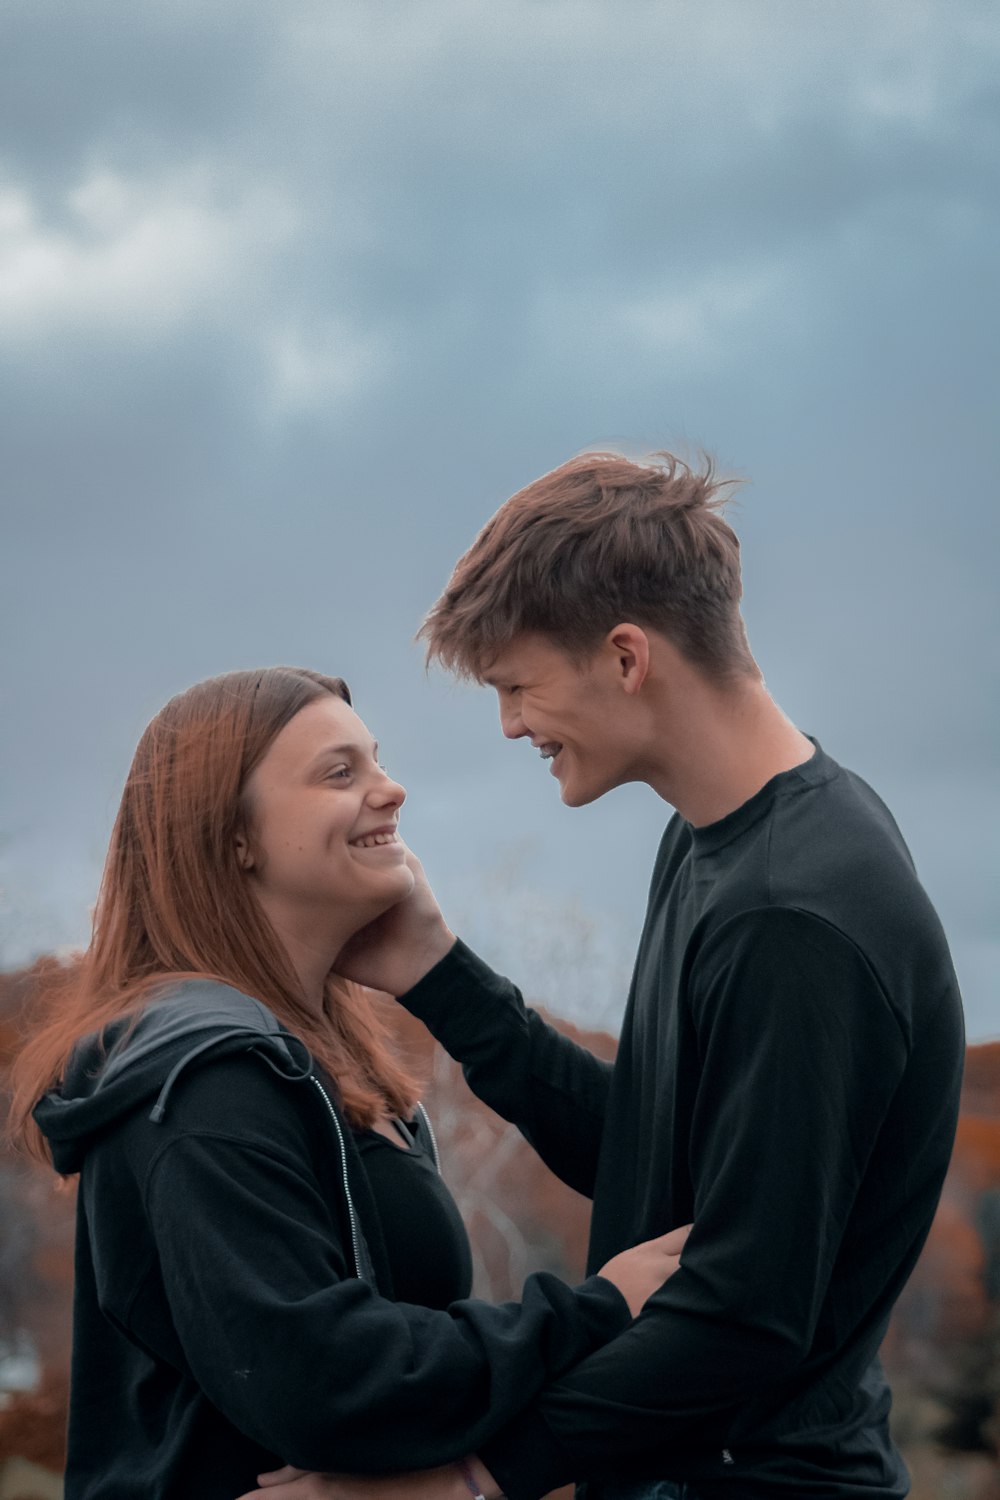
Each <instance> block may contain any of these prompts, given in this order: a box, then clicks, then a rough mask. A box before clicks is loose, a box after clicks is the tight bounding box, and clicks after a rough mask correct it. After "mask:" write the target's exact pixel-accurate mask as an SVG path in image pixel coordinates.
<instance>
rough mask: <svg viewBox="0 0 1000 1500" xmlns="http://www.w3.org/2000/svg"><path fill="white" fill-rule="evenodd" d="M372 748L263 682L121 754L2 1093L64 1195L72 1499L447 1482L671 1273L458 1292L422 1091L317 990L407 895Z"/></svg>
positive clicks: (192, 701)
mask: <svg viewBox="0 0 1000 1500" xmlns="http://www.w3.org/2000/svg"><path fill="white" fill-rule="evenodd" d="M377 756H378V751H377V746H376V745H375V743H374V742H373V741H372V739H371V736H370V735H369V733H368V731H367V730H366V728H365V726H364V725H363V724H362V722H361V720H360V719H359V718H358V717H357V715H356V714H355V713H354V711H353V709H352V707H351V699H350V694H349V692H348V690H347V688H346V686H345V685H344V683H343V682H341V681H340V680H339V679H338V678H332V677H324V676H321V675H319V674H318V673H314V672H308V671H304V670H300V669H295V668H283V667H277V668H271V669H268V670H264V671H256V672H234V673H230V674H228V675H226V676H224V677H218V678H214V679H212V680H210V681H208V682H203V683H200V684H198V685H197V686H196V687H193V688H191V689H190V690H189V691H188V692H186V693H182V694H181V695H180V696H179V697H177V698H175V699H173V700H172V701H171V702H170V703H169V704H167V706H166V707H165V708H164V709H163V710H162V712H161V713H160V714H158V715H157V717H156V718H155V719H154V720H153V721H152V723H151V724H150V725H149V727H148V728H147V730H146V732H145V734H144V735H143V737H142V740H141V742H140V744H139V747H138V750H137V751H136V755H135V759H134V762H133V765H132V768H131V771H130V773H129V776H128V780H127V783H126V786H125V791H124V795H123V798H122V803H121V808H120V810H119V813H118V818H117V821H116V823H115V828H114V832H113V835H112V840H111V848H110V851H109V854H108V860H107V865H106V868H105V873H104V880H103V883H102V887H101V892H100V898H99V901H98V905H97V910H96V915H95V922H94V934H93V940H92V942H91V945H90V948H89V949H88V951H87V953H86V955H85V956H84V958H83V960H82V962H81V963H80V964H79V965H78V966H76V967H75V968H74V969H73V970H72V971H71V972H69V973H68V974H67V975H66V977H65V982H64V983H63V985H62V989H61V991H60V992H59V993H56V994H54V995H53V997H52V1001H51V1005H50V1008H49V1010H48V1012H47V1014H46V1016H45V1019H44V1020H43V1021H42V1023H41V1024H40V1026H39V1028H38V1030H37V1032H36V1034H35V1035H34V1037H33V1039H32V1040H31V1041H30V1043H29V1044H28V1045H27V1046H26V1047H25V1049H24V1051H23V1052H22V1054H21V1056H20V1058H19V1061H18V1064H17V1067H16V1074H15V1080H14V1082H15V1094H14V1108H13V1119H14V1124H15V1127H16V1128H20V1129H21V1130H22V1131H23V1132H24V1134H25V1135H26V1137H27V1138H28V1140H29V1143H30V1144H31V1145H32V1146H33V1148H34V1149H35V1150H36V1151H38V1152H44V1151H45V1150H46V1149H47V1150H48V1151H49V1152H50V1153H51V1158H52V1161H53V1163H54V1165H55V1167H56V1169H57V1170H58V1171H59V1172H61V1173H63V1174H74V1173H79V1176H80V1187H79V1199H78V1202H79V1209H78V1229H77V1251H76V1286H75V1304H74V1347H73V1375H72V1395H71V1411H70V1430H69V1458H68V1469H67V1476H66V1496H67V1500H97V1497H100V1500H126V1497H127V1500H134V1497H136V1496H140V1495H142V1496H148V1497H151V1500H153V1497H155V1500H234V1497H236V1496H238V1495H240V1494H241V1493H243V1492H245V1491H247V1490H249V1489H251V1488H253V1486H254V1483H255V1478H256V1476H257V1475H258V1474H259V1473H260V1472H261V1471H267V1470H274V1469H275V1468H277V1467H278V1466H279V1465H280V1464H283V1463H289V1464H295V1465H298V1466H300V1467H301V1468H304V1469H310V1470H318V1471H324V1470H341V1471H350V1472H358V1473H377V1472H381V1471H391V1470H401V1469H413V1468H430V1467H433V1466H437V1465H448V1464H451V1463H453V1462H455V1461H458V1462H459V1463H460V1464H463V1465H466V1467H465V1469H464V1473H463V1472H462V1471H461V1470H459V1471H456V1473H457V1475H458V1479H457V1482H458V1483H459V1486H460V1488H461V1484H462V1483H464V1482H465V1480H466V1479H468V1478H470V1477H474V1476H475V1474H476V1472H477V1471H476V1470H474V1469H473V1470H470V1469H469V1468H468V1467H467V1463H466V1460H467V1456H468V1455H470V1454H473V1453H474V1452H475V1449H476V1446H477V1443H479V1442H480V1441H481V1440H482V1439H483V1437H484V1436H486V1435H487V1434H488V1433H490V1432H492V1431H495V1430H496V1429H498V1428H499V1427H500V1426H501V1425H503V1424H504V1423H505V1422H506V1421H507V1420H509V1418H510V1417H512V1416H513V1415H514V1414H515V1413H516V1412H517V1411H518V1410H520V1409H521V1408H522V1407H523V1406H524V1405H526V1404H527V1403H528V1402H529V1401H530V1400H531V1398H532V1397H533V1396H534V1395H535V1394H536V1393H537V1391H538V1390H539V1389H540V1388H541V1386H542V1385H544V1384H545V1383H546V1382H547V1381H550V1380H552V1379H554V1378H556V1377H557V1376H558V1375H559V1374H560V1373H561V1372H563V1371H564V1370H566V1369H567V1368H569V1367H570V1366H572V1365H573V1364H574V1363H576V1362H577V1361H579V1360H581V1359H583V1358H584V1357H585V1356H586V1355H587V1354H588V1353H590V1352H591V1351H592V1350H593V1349H594V1348H596V1347H598V1346H599V1345H601V1344H603V1343H604V1342H606V1341H607V1340H609V1339H611V1338H613V1337H614V1336H615V1335H616V1334H617V1333H618V1332H620V1331H621V1330H622V1329H623V1328H624V1327H625V1326H626V1325H627V1324H628V1322H629V1320H630V1317H631V1316H634V1314H635V1313H636V1312H637V1311H638V1308H639V1307H640V1306H641V1305H642V1302H643V1301H644V1300H645V1298H646V1296H647V1295H649V1293H651V1292H652V1291H653V1289H654V1288H655V1287H656V1286H658V1285H659V1284H660V1283H661V1282H662V1281H663V1280H664V1279H665V1277H666V1276H667V1275H668V1274H669V1273H670V1271H671V1270H672V1269H673V1268H674V1267H675V1266H676V1264H677V1258H676V1254H675V1253H674V1252H676V1250H677V1249H678V1243H677V1241H675V1240H674V1239H672V1238H671V1237H669V1236H668V1237H665V1240H663V1241H653V1242H650V1244H649V1245H648V1246H640V1247H637V1249H635V1250H633V1251H630V1252H628V1253H627V1254H626V1255H624V1256H619V1257H616V1259H615V1260H614V1261H612V1262H610V1263H609V1264H608V1265H607V1266H605V1267H604V1269H603V1271H602V1273H601V1275H599V1276H594V1277H591V1278H590V1279H589V1280H588V1281H585V1282H584V1283H583V1284H582V1285H581V1286H579V1287H576V1288H575V1289H571V1288H569V1287H566V1286H565V1285H564V1284H563V1283H562V1282H560V1281H559V1280H558V1279H557V1278H555V1277H553V1276H549V1275H537V1276H533V1277H531V1278H530V1279H529V1281H528V1282H527V1283H526V1285H525V1288H524V1294H523V1298H522V1301H521V1302H520V1303H511V1304H506V1305H504V1306H501V1307H494V1306H490V1305H488V1304H485V1303H482V1302H477V1301H471V1300H468V1293H469V1289H470V1256H469V1247H468V1242H467V1240H466V1237H465V1233H464V1230H463V1227H462V1224H461V1221H460V1219H459V1217H458V1213H457V1210H456V1208H455V1205H454V1202H453V1200H452V1199H451V1198H450V1196H449V1194H448V1192H447V1189H446V1188H445V1187H444V1185H443V1183H442V1182H441V1180H440V1178H439V1177H438V1175H437V1171H436V1161H435V1151H434V1144H433V1138H432V1135H431V1131H430V1128H429V1125H428V1122H427V1119H426V1116H425V1115H424V1113H423V1111H422V1109H421V1108H420V1106H419V1104H418V1103H417V1093H418V1090H417V1085H416V1083H415V1081H414V1079H413V1078H412V1077H411V1076H410V1074H409V1073H408V1072H407V1070H406V1069H405V1068H404V1067H403V1066H402V1065H401V1063H400V1062H399V1061H398V1060H397V1059H396V1058H395V1057H394V1055H393V1053H392V1051H391V1048H390V1046H389V1043H388V1039H387V1035H386V1033H385V1031H384V1030H383V1027H382V1025H381V1023H380V1022H379V1020H378V1018H377V1014H376V1010H375V1008H374V1006H375V1003H376V1001H375V997H373V995H372V993H371V992H370V991H366V990H364V989H362V988H360V987H359V986H357V985H353V984H350V983H348V982H346V981H344V980H342V979H340V978H338V977H337V974H336V961H337V956H338V954H339V953H340V952H341V950H342V949H343V948H344V946H345V944H347V943H348V941H349V939H351V938H352V936H354V935H355V934H356V933H358V932H359V931H361V930H362V929H363V928H364V927H366V926H367V925H368V924H369V923H371V922H372V921H374V920H375V919H377V918H378V917H379V916H380V915H381V914H383V913H385V912H386V911H388V910H389V909H390V908H391V907H393V906H394V905H395V904H396V903H398V902H399V901H400V900H402V899H403V898H404V897H405V896H406V895H407V893H408V892H409V891H410V888H411V886H412V882H413V878H414V877H413V873H412V871H411V869H410V865H409V863H408V856H407V851H406V849H405V846H404V845H403V844H402V843H401V842H400V840H399V836H398V832H397V821H398V816H399V809H400V807H401V805H402V803H403V799H404V796H405V793H404V791H403V788H402V787H401V786H400V785H399V784H398V783H397V782H395V781H393V780H392V779H391V777H390V776H389V775H388V774H387V772H386V771H385V770H384V769H383V767H382V766H381V765H380V764H379V763H378V758H377ZM591 1062H592V1063H593V1067H594V1070H595V1073H594V1088H595V1090H600V1089H602V1088H603V1087H604V1082H605V1075H604V1073H603V1072H602V1065H601V1064H599V1063H597V1062H595V1061H594V1060H593V1059H591ZM36 1101H37V1102H36ZM46 1143H47V1144H46ZM482 1482H483V1481H480V1483H482Z"/></svg>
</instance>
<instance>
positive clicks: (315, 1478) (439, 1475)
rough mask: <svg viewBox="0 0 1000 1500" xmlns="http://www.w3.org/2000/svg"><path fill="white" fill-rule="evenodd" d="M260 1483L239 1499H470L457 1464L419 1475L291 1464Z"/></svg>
mask: <svg viewBox="0 0 1000 1500" xmlns="http://www.w3.org/2000/svg"><path fill="white" fill-rule="evenodd" d="M257 1483H258V1484H259V1485H260V1489H259V1490H250V1491H249V1492H248V1493H247V1494H245V1495H241V1496H240V1497H239V1500H469V1491H468V1489H467V1487H466V1484H465V1480H464V1479H463V1478H462V1476H461V1474H460V1473H459V1471H458V1469H457V1468H456V1467H455V1465H454V1464H449V1465H448V1466H447V1467H446V1468H443V1469H422V1470H421V1471H420V1472H419V1473H416V1474H311V1473H309V1472H308V1471H307V1470H305V1469H294V1468H292V1466H291V1465H290V1464H289V1465H286V1467H285V1468H283V1469H275V1470H274V1471H273V1472H272V1473H270V1474H258V1476H257ZM489 1493H490V1491H489V1490H487V1494H489ZM492 1493H494V1494H495V1493H496V1490H495V1489H494V1490H493V1491H492Z"/></svg>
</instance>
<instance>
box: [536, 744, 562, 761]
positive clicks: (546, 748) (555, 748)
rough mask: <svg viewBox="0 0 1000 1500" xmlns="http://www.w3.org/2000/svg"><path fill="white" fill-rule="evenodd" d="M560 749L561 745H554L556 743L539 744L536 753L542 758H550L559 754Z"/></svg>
mask: <svg viewBox="0 0 1000 1500" xmlns="http://www.w3.org/2000/svg"><path fill="white" fill-rule="evenodd" d="M561 749H562V745H556V744H552V745H539V747H538V753H539V755H540V756H541V757H542V760H552V759H553V758H554V757H555V756H557V755H558V754H559V751H560V750H561Z"/></svg>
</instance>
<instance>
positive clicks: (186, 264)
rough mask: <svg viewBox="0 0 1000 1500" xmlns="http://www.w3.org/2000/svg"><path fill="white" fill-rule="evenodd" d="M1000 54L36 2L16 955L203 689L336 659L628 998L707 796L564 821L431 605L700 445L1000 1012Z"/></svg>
mask: <svg viewBox="0 0 1000 1500" xmlns="http://www.w3.org/2000/svg"><path fill="white" fill-rule="evenodd" d="M998 78H1000V19H998V11H997V7H996V3H995V0H838V3H837V4H836V5H830V4H828V3H825V0H824V3H822V4H821V3H818V0H728V3H727V0H659V3H645V0H503V3H502V4H496V3H492V4H486V3H473V0H379V3H377V4H376V3H372V0H360V3H343V0H324V3H322V4H319V3H310V0H273V3H263V0H242V3H240V0H211V3H210V4H205V3H204V0H197V3H195V0H169V3H165V0H145V3H143V4H142V5H136V4H135V3H134V0H127V3H126V0H86V3H82V4H81V3H80V0H63V3H55V0H4V3H3V5H2V7H0V385H2V390H3V395H2V400H0V455H2V484H3V551H2V561H0V568H2V573H0V597H2V610H3V617H4V618H3V649H4V676H3V685H2V700H0V719H2V726H0V732H2V742H3V743H2V750H3V764H4V776H3V787H2V802H0V861H2V881H3V887H4V905H3V910H2V912H0V944H2V946H0V960H2V962H3V963H4V964H6V965H12V964H15V963H19V962H22V961H24V960H25V959H26V958H27V957H29V956H30V955H31V954H32V953H34V952H37V951H41V950H46V949H50V948H53V947H62V946H64V945H66V944H69V943H74V942H80V941H82V940H84V939H85V937H86V932H87V926H88V908H89V904H90V903H91V901H92V900H93V897H94V894H95V891H96V885H97V879H98V875H99V870H100V864H101V860H102V857H103V852H104V847H105V845H106V841H107V836H108V833H109V830H110V824H111V820H112V817H113V814H114V809H115V806H116V802H117V797H118V794H119V790H120V786H121V781H122V778H123V776H124V774H125V771H126V769H127V766H128V762H129V759H130V757H131V753H132V750H133V748H134V745H135V741H136V739H137V737H138V735H139V733H140V731H141V729H142V727H143V725H144V724H145V722H146V721H147V719H148V718H149V717H150V715H151V714H152V713H153V712H155V711H156V709H157V708H159V707H160V706H161V704H162V703H163V702H164V701H165V699H166V698H167V697H169V696H170V695H171V694H172V693H173V692H175V691H177V690H179V689H181V688H183V687H186V686H188V685H189V684H190V683H191V682H194V681H196V680H197V679H199V678H201V677H204V676H207V675H210V674H214V673H216V672H221V671H226V670H228V669H230V668H233V667H245V666H256V665H263V664H267V663H273V662H279V661H285V662H296V663H300V664H303V665H309V666H314V667H317V668H320V669H322V670H325V671H330V672H334V673H339V674H342V675H343V676H345V677H346V678H347V679H348V681H349V682H350V683H351V684H352V687H353V689H354V692H355V697H356V701H357V704H358V707H359V709H360V711H361V713H362V715H363V717H364V718H365V719H366V721H367V722H368V724H369V727H370V728H371V729H372V731H373V732H374V733H375V734H376V735H377V736H378V737H379V738H380V739H381V740H382V742H383V745H384V747H385V753H386V758H387V761H388V764H389V766H390V768H391V769H392V770H393V772H394V773H395V774H396V775H398V776H399V777H400V779H402V781H403V782H404V783H405V784H406V785H407V786H408V788H409V793H410V796H409V801H408V804H407V807H406V809H405V812H404V829H405V832H406V835H407V837H408V839H409V841H410V842H411V843H412V844H413V846H414V847H415V848H416V849H417V850H418V852H419V853H420V854H421V855H422V856H423V858H424V860H425V862H426V864H427V866H428V869H429V871H430V873H431V875H432V877H433V878H434V880H435V883H436V885H437V886H438V888H439V891H440V893H441V895H442V898H443V900H444V903H445V906H446V909H447V910H448V912H449V914H450V915H451V916H452V918H453V919H454V921H455V922H456V923H457V924H458V925H459V926H460V929H461V930H462V932H463V933H464V934H465V935H466V936H468V937H470V938H471V939H472V940H473V941H474V942H476V943H477V944H478V945H479V946H480V947H481V948H482V949H483V951H484V952H486V954H487V956H489V957H491V958H493V959H494V960H496V961H499V962H500V963H501V964H502V965H503V966H505V967H506V968H507V969H508V971H509V972H511V973H512V974H513V977H515V978H517V979H519V980H521V981H523V982H524V983H525V987H526V988H527V989H528V990H529V991H530V992H531V993H533V994H536V995H538V996H539V997H540V998H544V999H546V1000H548V1001H549V1002H550V1003H552V1004H553V1005H554V1006H555V1008H557V1009H560V1010H562V1011H563V1012H564V1013H566V1014H569V1015H571V1016H574V1017H576V1018H578V1019H583V1020H588V1019H590V1020H599V1021H602V1022H603V1023H606V1024H614V1023H615V1020H616V1017H617V1015H618V1013H619V1011H620V1007H621V1002H622V999H623V987H624V982H625V980H626V979H627V971H628V966H629V959H630V953H631V950H632V948H633V946H634V942H635V939H636V937H637V934H638V929H639V925H640V922H641V916H642V906H643V902H644V898H645V890H646V884H647V880H648V874H649V869H650V866H651V863H652V858H653V854H654V851H655V847H656V843H657V840H658V838H659V836H660V833H661V831H662V827H663V825H664V823H665V821H666V818H667V817H668V815H669V811H670V810H669V809H668V808H667V807H666V805H665V804H663V803H662V802H660V801H659V800H658V799H657V798H656V797H655V795H654V794H653V793H652V792H650V791H649V790H648V789H646V788H628V789H625V790H623V791H620V792H617V793H615V794H613V795H612V796H610V797H608V798H606V799H604V800H603V801H602V802H601V803H599V804H597V805H596V806H594V807H592V808H589V809H582V810H567V809H565V808H563V807H562V805H561V804H560V802H559V800H558V793H557V788H556V786H555V784H554V782H553V781H552V780H551V778H550V777H548V776H547V775H546V771H545V767H544V766H543V765H542V763H541V762H540V761H538V759H537V757H536V756H535V755H534V753H533V752H532V751H531V750H530V749H529V748H528V747H527V746H525V745H514V746H512V745H509V744H507V743H505V742H504V741H503V740H502V739H501V737H500V735H499V733H498V731H497V727H496V716H495V707H494V704H493V702H492V701H491V696H490V694H489V693H487V692H486V691H484V690H474V689H464V688H463V689H458V688H455V687H453V686H452V685H450V684H449V683H448V682H447V681H446V680H445V679H444V678H443V677H441V676H440V675H434V674H432V675H431V676H430V677H429V678H428V677H426V676H425V675H424V672H423V668H422V662H421V656H420V652H419V650H418V649H417V648H416V647H415V646H414V644H413V640H412V637H413V634H414V631H415V630H416V628H417V627H418V625H419V623H420V619H421V616H422V614H423V612H424V610H425V609H426V608H427V607H428V606H429V605H430V604H431V602H432V601H433V600H434V598H435V597H436V595H437V594H438V592H439V591H440V588H441V587H442V585H443V584H444V582H445V580H446V578H447V576H448V572H449V569H450V567H451V564H452V563H453V562H454V560H455V558H456V557H457V556H458V554H459V553H460V552H462V551H463V550H464V549H465V548H466V547H467V546H468V545H469V543H470V542H471V540H472V538H473V536H474V535H475V533H476V531H477V530H478V529H479V527H480V526H481V525H482V524H483V522H484V521H485V520H486V518H487V517H488V516H489V515H490V514H491V512H492V511H493V510H494V509H495V508H496V507H497V506H498V505H499V504H500V503H501V502H502V501H503V500H504V499H505V498H506V497H507V496H508V495H509V494H510V493H512V492H513V491H514V490H515V489H518V488H520V487H521V486H522V485H523V484H525V483H527V482H528V481H529V480H530V479H532V478H534V477H535V476H536V475H538V474H539V473H541V472H543V471H544V470H546V469H549V468H552V467H553V466H554V465H556V464H557V463H560V462H562V461H563V460H564V459H566V458H567V457H569V456H570V455H571V454H573V453H575V452H577V451H579V450H580V449H583V448H587V447H594V446H600V447H606V446H618V447H624V448H625V449H626V450H627V451H629V452H630V453H633V454H641V453H642V452H644V451H649V450H651V449H656V448H661V447H665V446H666V447H674V448H679V449H680V450H681V451H683V452H686V453H696V452H697V450H698V448H699V447H701V446H704V447H706V448H708V449H710V450H711V451H712V452H713V453H714V454H715V456H716V458H717V460H718V462H719V464H720V465H721V466H722V467H723V468H724V469H726V470H727V471H729V472H736V473H740V474H742V475H744V476H746V477H747V478H748V480H749V481H750V482H749V483H748V485H747V486H746V488H745V489H744V490H743V492H742V498H741V500H740V503H739V505H738V507H736V508H735V509H734V510H733V512H732V519H733V522H734V524H735V525H736V527H737V530H738V531H739V532H740V535H741V537H742V539H743V544H744V559H745V583H746V614H747V620H748V625H749V630H750V638H751V644H752V645H753V647H754V649H755V652H756V654H757V656H758V658H759V660H760V661H761V664H762V666H763V668H764V671H765V675H766V677H767V680H768V684H769V686H770V687H771V689H772V691H773V692H774V694H775V696H776V697H777V698H778V700H779V701H780V702H781V703H782V705H783V706H784V707H785V708H786V710H787V711H788V712H789V713H790V714H791V716H792V717H793V718H794V719H795V720H796V722H797V723H798V724H799V725H800V726H801V727H802V728H803V729H805V730H807V731H809V732H810V733H813V734H815V735H817V736H818V737H819V738H820V740H821V741H822V743H823V745H824V748H826V749H827V750H828V751H829V752H830V753H831V754H833V755H834V756H835V757H836V758H837V759H839V760H841V761H843V762H845V763H847V764H848V765H850V766H852V767H853V768H854V769H856V770H857V771H859V772H861V773H862V774H863V775H865V776H867V777H868V779H869V780H871V781H872V782H873V783H874V785H875V786H876V788H877V789H878V790H879V791H880V792H881V794H882V795H883V796H884V797H885V798H886V800H887V801H888V802H889V804H890V806H891V807H892V809H893V811H894V812H895V814H896V816H897V819H898V821H899V822H900V823H901V825H902V827H903V830H904V833H905V834H906V836H907V838H908V840H909V842H910V845H911V847H912V849H913V851H914V855H915V857H916V860H917V863H918V867H919V870H920V872H921V875H922V877H923V879H924V882H925V884H926V885H927V887H928V889H929V890H930V892H931V895H932V897H933V899H934V900H935V901H936V903H937V905H938V908H939V910H940V912H941V914H942V917H943V919H944V921H945V925H946V928H947V930H948V933H949V936H950V939H951V942H952V946H953V950H954V953H955V957H956V963H957V966H958V969H959V974H960V977H961V979H962V981H963V986H964V989H965V992H966V999H967V1010H968V1020H969V1030H970V1033H971V1034H972V1035H973V1036H986V1035H995V1034H1000V933H998V926H997V906H998V897H1000V862H998V857H997V845H998V834H1000V783H998V776H997V770H998V764H997V763H998V755H997V745H998V734H997V729H998V718H1000V670H998V667H1000V661H998V655H1000V650H998V641H1000V618H998V615H1000V609H998V588H997V582H996V574H997V566H998V541H1000V522H998V494H997V488H998V487H997V473H998V468H1000V453H998V446H1000V445H998V441H997V433H998V430H1000V422H998V415H1000V413H998V383H1000V381H998V355H997V349H998V332H1000V329H998V322H1000V319H998V315H997V314H998V302H997V266H998V260H1000V257H998V250H1000V236H998V233H997V228H998V218H1000V182H998V177H1000V168H998V163H1000V86H998V81H997V80H998ZM553 932H555V933H557V934H558V937H557V938H554V937H553V935H552V934H553Z"/></svg>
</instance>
